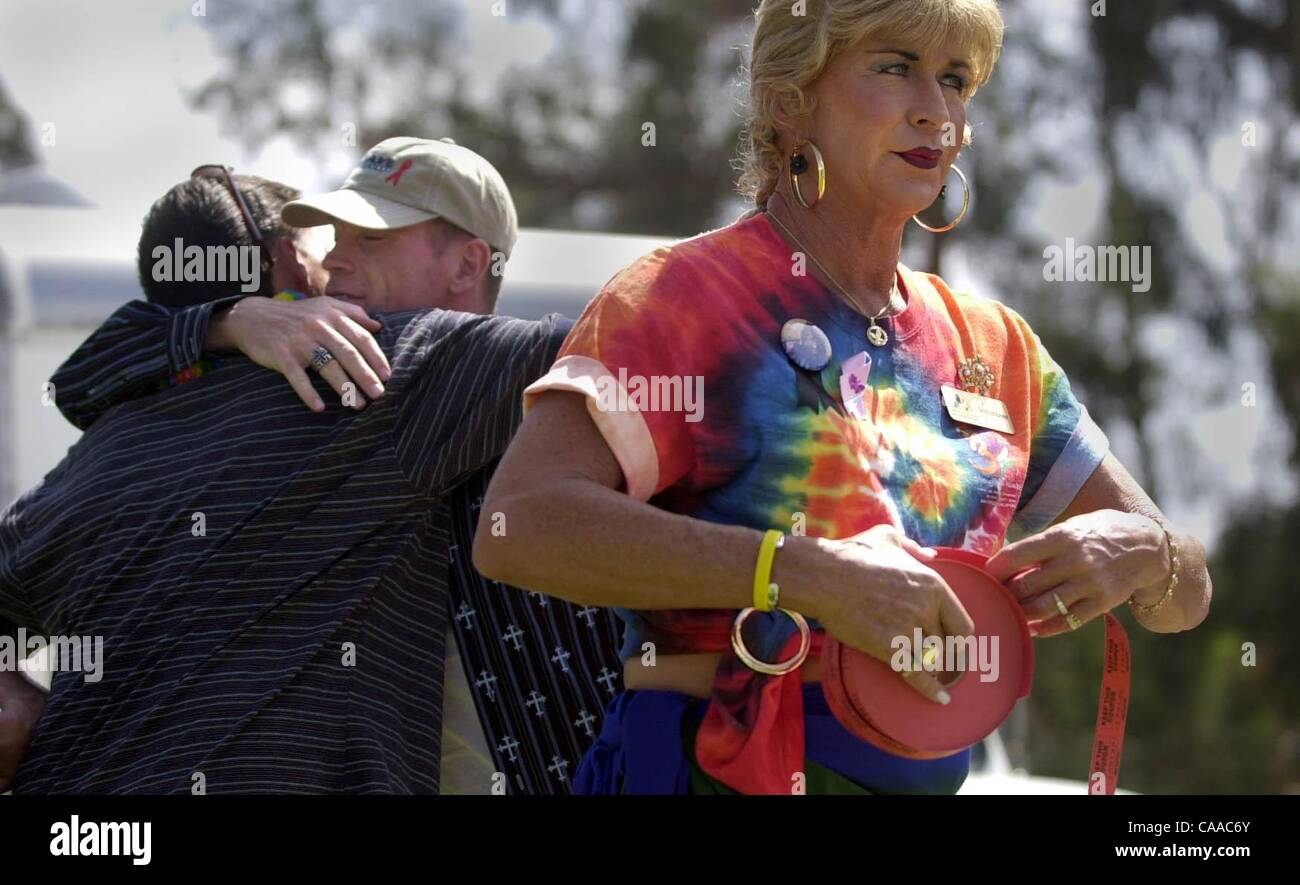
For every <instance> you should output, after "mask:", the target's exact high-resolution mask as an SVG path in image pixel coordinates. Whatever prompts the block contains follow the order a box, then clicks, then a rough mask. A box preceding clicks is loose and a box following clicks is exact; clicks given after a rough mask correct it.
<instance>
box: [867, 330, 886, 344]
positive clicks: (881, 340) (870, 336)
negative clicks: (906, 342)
mask: <svg viewBox="0 0 1300 885" xmlns="http://www.w3.org/2000/svg"><path fill="white" fill-rule="evenodd" d="M867 340H868V341H870V342H871V343H872V344H874V345H875V346H876V347H884V346H885V345H886V344H888V343H889V335H888V334H887V333H886V332H885V330H884V329H883V328H881V327H880V326H872V327H871V328H870V329H867Z"/></svg>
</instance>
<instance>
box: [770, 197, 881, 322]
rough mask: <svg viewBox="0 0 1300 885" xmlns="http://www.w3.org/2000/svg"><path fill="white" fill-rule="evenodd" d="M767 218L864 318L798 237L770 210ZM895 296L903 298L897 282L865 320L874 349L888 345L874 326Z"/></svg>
mask: <svg viewBox="0 0 1300 885" xmlns="http://www.w3.org/2000/svg"><path fill="white" fill-rule="evenodd" d="M767 217H768V218H770V219H772V220H773V221H775V222H776V225H777V227H779V228H781V230H783V231H785V234H786V236H788V237H789V238H790V239H792V240H794V242H795V245H797V246H798V247H799V248H800V249H802V250H803V253H804V254H805V255H807V256H808V257H809V258H811V259H812V263H813V264H815V265H816V266H817V269H818V270H820V271H821V272H822V276H824V277H826V279H828V280H830V281H831V284H832V285H834V286H835V288H836V289H837V290H838V294H839V295H840V296H841V297H842V298H844V300H845V301H847V302H848V303H849V304H850V305H852V307H853V309H854V310H856V311H857V312H858V313H860V314H862V315H864V316H866V313H867V312H866V311H865V310H863V309H862V307H861V305H859V304H858V303H857V302H856V301H854V300H853V296H852V295H850V294H849V293H848V290H847V289H845V288H844V287H843V286H841V285H840V283H839V281H838V280H836V279H835V277H833V276H832V275H831V272H830V271H828V270H827V269H826V268H825V266H823V265H822V263H821V262H820V261H818V260H817V256H816V255H814V254H812V252H810V251H809V250H808V247H807V246H805V245H804V244H803V241H802V240H800V239H799V238H798V237H796V236H795V235H794V232H793V231H791V230H790V228H788V227H786V226H785V225H784V224H782V223H781V219H779V218H777V217H776V216H775V215H773V214H772V211H771V210H770V209H769V210H768V212H767ZM895 295H897V296H898V297H899V298H902V297H903V293H902V292H900V291H898V282H897V281H895V282H894V287H893V288H892V289H891V290H890V292H889V301H888V303H886V304H885V306H884V307H882V308H881V309H880V310H879V311H877V312H876V313H875V314H874V315H873V316H869V317H867V319H868V320H870V323H871V325H869V326H868V327H867V340H868V341H870V342H871V343H872V344H873V345H875V346H876V347H884V346H885V345H886V344H888V343H889V333H887V332H886V331H885V330H884V328H883V327H881V326H879V325H877V324H876V320H878V319H880V318H881V317H883V316H885V311H887V310H889V308H891V307H893V306H894V296H895Z"/></svg>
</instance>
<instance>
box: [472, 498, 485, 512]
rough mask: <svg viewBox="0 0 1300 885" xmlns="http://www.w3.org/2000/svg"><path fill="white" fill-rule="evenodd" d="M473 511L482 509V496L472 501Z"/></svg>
mask: <svg viewBox="0 0 1300 885" xmlns="http://www.w3.org/2000/svg"><path fill="white" fill-rule="evenodd" d="M474 509H475V510H482V509H483V496H482V495H479V496H478V497H477V498H475V499H474Z"/></svg>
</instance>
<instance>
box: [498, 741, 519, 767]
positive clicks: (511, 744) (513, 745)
mask: <svg viewBox="0 0 1300 885" xmlns="http://www.w3.org/2000/svg"><path fill="white" fill-rule="evenodd" d="M518 747H519V741H517V740H515V739H514V738H512V737H511V736H510V735H506V738H505V740H503V741H502V742H501V743H500V744H498V745H497V749H498V750H500V751H501V752H503V753H509V754H510V761H511V762H514V761H516V760H517V759H518V758H519V757H518V756H516V755H515V750H516V749H517V748H518Z"/></svg>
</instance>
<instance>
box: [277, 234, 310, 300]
mask: <svg viewBox="0 0 1300 885" xmlns="http://www.w3.org/2000/svg"><path fill="white" fill-rule="evenodd" d="M269 248H270V250H271V257H272V258H273V259H274V260H275V267H274V268H273V269H272V274H271V276H272V289H273V290H274V291H272V292H271V294H272V295H274V294H276V293H278V292H283V291H284V290H285V289H292V290H293V291H295V292H301V293H302V294H303V295H310V294H312V293H311V291H310V290H311V283H310V281H309V278H308V275H307V268H305V267H304V266H303V263H302V256H301V255H299V254H298V247H297V245H296V244H295V243H294V241H293V237H276V238H275V239H274V240H272V241H271V244H270V247H269Z"/></svg>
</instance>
